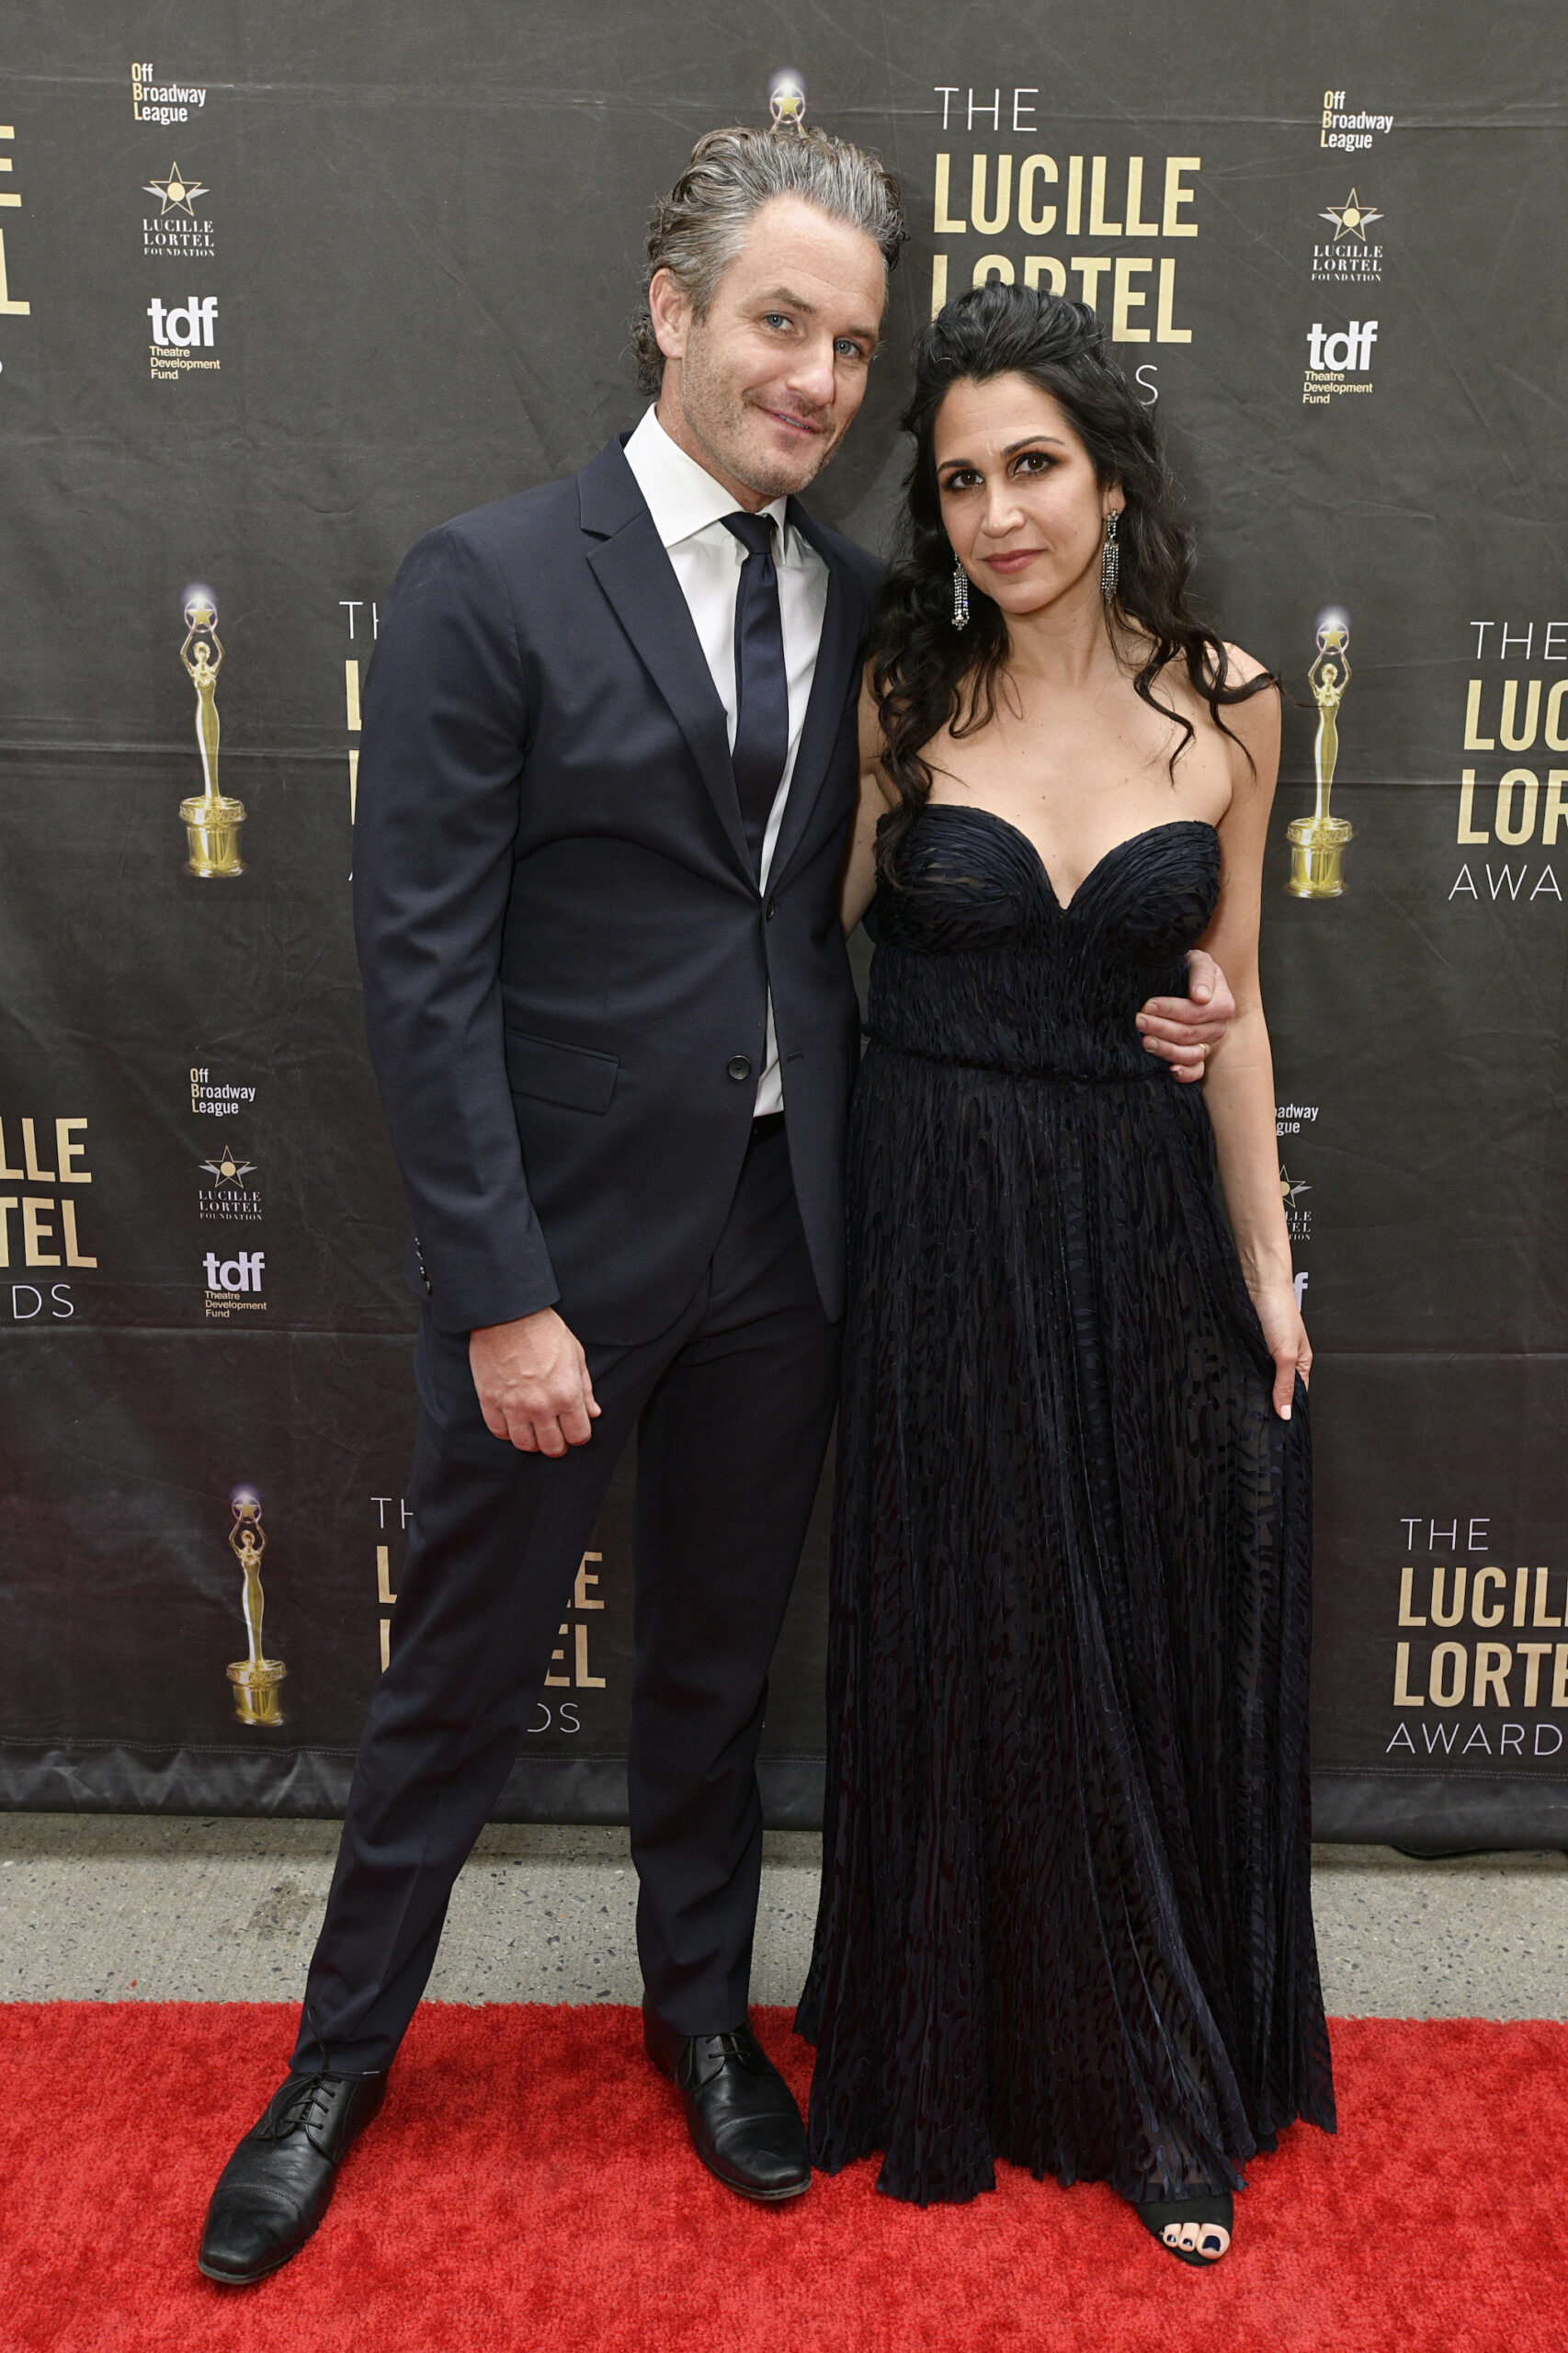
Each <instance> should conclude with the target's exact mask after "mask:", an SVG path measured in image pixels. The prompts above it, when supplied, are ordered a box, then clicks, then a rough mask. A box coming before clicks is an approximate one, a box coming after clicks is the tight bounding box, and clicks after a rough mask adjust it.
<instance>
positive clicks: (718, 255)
mask: <svg viewBox="0 0 1568 2353" xmlns="http://www.w3.org/2000/svg"><path fill="white" fill-rule="evenodd" d="M775 196H799V197H802V198H804V199H805V201H806V202H807V203H808V204H814V205H815V206H816V208H817V210H818V211H819V212H825V213H826V214H827V216H828V218H829V219H830V220H833V221H844V222H847V223H848V225H849V226H850V228H852V229H863V230H864V231H865V233H866V234H867V235H868V236H869V237H870V238H873V239H874V240H875V242H876V244H878V245H879V246H880V248H881V256H882V260H883V262H884V263H885V264H886V266H887V267H888V268H889V269H892V267H893V265H894V263H895V262H896V261H897V259H898V256H899V248H900V247H901V245H902V244H903V241H904V238H905V235H906V234H907V232H906V231H905V228H904V225H903V207H902V204H901V202H900V199H899V187H898V182H897V181H896V180H895V179H894V177H893V176H892V173H891V172H890V171H887V170H885V169H884V168H883V166H882V165H881V162H880V161H879V160H878V158H877V157H876V156H875V155H870V154H868V153H867V152H866V150H865V149H864V148H863V147H853V146H851V145H850V143H849V142H848V140H846V139H835V138H834V136H833V134H832V133H831V132H830V131H818V130H817V129H815V128H814V126H813V127H812V129H809V130H806V131H781V130H776V129H773V128H771V127H770V128H769V129H767V130H766V131H749V130H743V129H736V130H731V131H706V132H705V133H704V134H703V136H702V137H701V138H700V139H699V141H698V142H697V144H696V146H695V147H694V148H693V149H692V151H691V161H690V162H689V163H688V164H687V167H686V169H685V171H684V172H682V174H681V176H680V177H679V179H678V180H676V184H675V186H674V188H672V189H671V190H670V192H669V194H668V196H666V197H662V198H661V199H660V200H659V202H658V203H657V204H656V205H655V206H654V207H653V218H652V220H651V221H650V222H649V224H648V267H647V268H646V270H645V271H644V272H643V277H642V292H643V296H644V301H645V300H646V296H647V291H648V289H649V287H650V286H651V285H652V284H653V278H654V275H655V273H656V272H657V271H659V270H661V269H667V270H668V271H669V273H670V276H671V277H672V278H675V279H676V282H677V283H678V284H679V285H681V286H683V287H684V288H685V289H686V291H687V294H689V295H690V297H691V301H692V305H693V308H694V309H695V311H696V313H697V315H698V317H699V318H702V317H703V316H704V315H705V314H706V313H707V311H708V309H709V306H710V303H711V302H712V300H713V296H714V294H715V292H716V291H717V290H718V285H719V280H720V278H722V276H723V274H724V272H725V270H726V269H727V268H728V267H729V266H730V264H731V262H733V259H734V257H735V256H736V254H737V253H739V251H740V249H741V244H742V241H743V239H744V235H745V231H746V223H747V222H749V221H750V219H751V217H752V215H753V213H754V212H756V211H758V210H760V209H761V208H762V206H763V205H765V204H766V203H767V201H768V200H769V199H770V198H772V197H775ZM631 346H632V349H633V350H634V351H635V353H636V355H637V373H638V380H639V381H640V383H641V385H642V390H643V391H644V392H657V391H658V389H659V381H660V378H661V376H662V375H663V373H664V364H665V363H664V355H663V353H662V352H661V351H660V349H659V347H658V343H657V341H656V340H655V338H654V335H653V319H652V317H651V316H650V314H649V313H648V311H647V309H646V308H644V309H643V312H642V316H641V317H640V318H639V319H638V320H637V321H636V323H635V324H634V325H633V327H632V330H631Z"/></svg>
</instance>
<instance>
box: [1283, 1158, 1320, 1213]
mask: <svg viewBox="0 0 1568 2353" xmlns="http://www.w3.org/2000/svg"><path fill="white" fill-rule="evenodd" d="M1311 1191H1312V1187H1311V1186H1310V1185H1294V1184H1292V1183H1291V1181H1290V1170H1289V1169H1288V1168H1287V1167H1286V1165H1285V1164H1284V1162H1283V1161H1281V1162H1280V1164H1279V1198H1280V1199H1281V1200H1282V1201H1283V1202H1284V1203H1285V1205H1286V1207H1287V1209H1292V1210H1293V1209H1294V1208H1295V1206H1296V1196H1297V1194H1298V1193H1310V1192H1311Z"/></svg>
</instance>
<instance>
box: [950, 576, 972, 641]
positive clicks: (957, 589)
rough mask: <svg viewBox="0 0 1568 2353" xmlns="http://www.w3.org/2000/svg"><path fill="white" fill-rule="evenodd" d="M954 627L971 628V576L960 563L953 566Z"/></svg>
mask: <svg viewBox="0 0 1568 2353" xmlns="http://www.w3.org/2000/svg"><path fill="white" fill-rule="evenodd" d="M953 627H954V628H955V629H967V628H968V627H969V574H968V573H967V572H966V571H965V570H964V568H963V566H962V564H961V563H954V565H953Z"/></svg>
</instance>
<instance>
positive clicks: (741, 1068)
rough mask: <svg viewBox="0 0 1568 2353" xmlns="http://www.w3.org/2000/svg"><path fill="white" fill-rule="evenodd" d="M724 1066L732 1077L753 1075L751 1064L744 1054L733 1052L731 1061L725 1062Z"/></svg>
mask: <svg viewBox="0 0 1568 2353" xmlns="http://www.w3.org/2000/svg"><path fill="white" fill-rule="evenodd" d="M724 1068H725V1069H726V1070H727V1071H728V1072H729V1074H730V1076H731V1077H732V1078H737V1079H738V1078H749V1077H750V1076H751V1064H750V1063H748V1062H747V1060H746V1058H745V1056H744V1054H732V1055H731V1056H730V1059H729V1061H728V1062H727V1063H725V1064H724Z"/></svg>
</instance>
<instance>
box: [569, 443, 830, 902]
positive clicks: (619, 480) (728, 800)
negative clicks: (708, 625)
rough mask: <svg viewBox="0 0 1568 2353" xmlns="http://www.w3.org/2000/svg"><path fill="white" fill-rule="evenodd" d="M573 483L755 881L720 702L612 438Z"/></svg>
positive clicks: (638, 638)
mask: <svg viewBox="0 0 1568 2353" xmlns="http://www.w3.org/2000/svg"><path fill="white" fill-rule="evenodd" d="M578 487H579V496H580V502H581V510H582V517H583V525H584V529H585V530H588V531H590V532H593V533H594V534H595V535H596V536H597V537H598V538H599V540H600V544H599V545H598V546H597V547H596V548H594V549H592V550H591V551H590V552H589V555H588V563H589V564H590V566H591V567H592V569H593V572H594V574H595V576H596V577H597V581H598V584H599V585H600V587H601V588H602V589H603V590H604V593H605V595H606V596H607V597H608V599H609V602H610V605H611V607H612V608H613V610H614V612H615V616H616V619H617V620H619V623H620V626H621V628H622V629H623V630H624V631H626V634H627V636H628V637H629V638H630V639H631V642H632V645H633V646H634V647H635V648H636V651H637V654H638V655H639V657H640V658H641V660H642V665H643V666H644V668H645V669H646V670H647V672H648V675H649V676H650V677H651V678H652V679H653V684H654V685H655V686H656V687H657V688H658V690H659V692H660V694H661V695H662V696H663V697H664V699H665V702H666V703H667V704H668V705H669V707H670V710H671V712H672V713H673V715H674V717H675V720H676V724H677V726H678V727H679V729H680V732H681V733H682V734H683V735H684V736H685V737H686V740H687V744H688V745H689V746H690V748H691V756H692V757H693V759H694V760H695V761H696V762H697V767H698V771H699V775H700V776H701V778H702V781H703V783H704V785H705V786H706V787H707V789H708V792H709V795H710V799H711V800H712V802H713V806H714V809H715V810H716V812H717V813H718V817H719V822H720V824H722V826H723V828H724V833H725V835H726V837H727V839H728V840H729V843H730V846H731V847H732V848H733V851H734V853H735V856H736V858H738V859H739V861H740V864H741V866H742V868H743V869H744V872H745V874H746V875H747V877H748V879H751V880H752V881H753V882H754V884H755V876H754V875H753V873H752V862H751V853H750V851H749V850H748V848H747V847H746V837H745V828H744V825H743V824H742V822H741V804H740V798H739V795H738V794H737V792H736V790H735V772H734V769H733V766H732V765H731V761H730V737H729V728H728V724H727V722H726V721H725V717H724V706H723V704H722V702H721V701H720V699H719V697H718V694H717V692H716V691H715V689H714V685H713V677H712V673H711V672H710V669H709V667H708V663H707V660H706V658H705V656H704V654H703V651H702V647H701V644H700V642H699V638H698V635H697V631H696V630H695V629H694V628H693V626H692V620H691V615H690V613H689V612H688V611H687V603H686V598H685V597H683V596H682V594H681V588H680V583H679V581H678V580H677V579H676V575H675V571H674V568H673V567H672V565H671V563H670V560H669V557H668V556H667V555H666V554H665V549H664V544H663V542H662V541H661V540H660V538H659V535H658V533H657V531H656V530H655V529H653V517H652V516H651V515H650V514H649V512H648V509H647V506H646V505H645V504H644V502H643V498H642V493H641V491H639V489H638V487H637V483H636V480H635V477H634V476H633V474H632V472H631V468H630V466H628V464H627V462H626V460H625V459H624V458H623V457H622V456H621V453H620V449H619V445H617V444H616V443H614V442H612V443H611V444H610V445H609V447H608V449H602V450H601V451H600V452H599V455H598V456H597V458H596V459H595V460H594V461H593V463H592V465H591V466H588V467H586V468H585V470H584V472H582V473H581V474H580V475H579V476H578ZM813 699H814V698H813ZM790 797H791V799H792V798H793V795H792V794H791V796H790Z"/></svg>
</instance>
